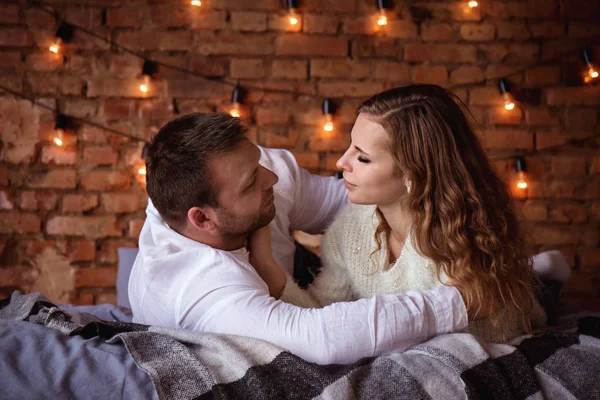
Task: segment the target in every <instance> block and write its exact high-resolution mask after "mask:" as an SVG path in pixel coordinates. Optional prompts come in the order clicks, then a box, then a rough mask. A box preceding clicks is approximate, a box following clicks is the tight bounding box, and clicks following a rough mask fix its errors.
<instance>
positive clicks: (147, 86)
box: [140, 75, 150, 93]
mask: <svg viewBox="0 0 600 400" xmlns="http://www.w3.org/2000/svg"><path fill="white" fill-rule="evenodd" d="M149 89H150V75H144V83H142V84H141V85H140V90H141V91H142V92H143V93H148V90H149Z"/></svg>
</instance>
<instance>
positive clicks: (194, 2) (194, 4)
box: [192, 0, 202, 7]
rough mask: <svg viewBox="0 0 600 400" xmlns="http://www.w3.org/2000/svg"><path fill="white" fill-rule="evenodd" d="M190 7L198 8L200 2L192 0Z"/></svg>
mask: <svg viewBox="0 0 600 400" xmlns="http://www.w3.org/2000/svg"><path fill="white" fill-rule="evenodd" d="M192 5H193V6H196V7H200V6H201V5H202V2H201V1H200V0H192Z"/></svg>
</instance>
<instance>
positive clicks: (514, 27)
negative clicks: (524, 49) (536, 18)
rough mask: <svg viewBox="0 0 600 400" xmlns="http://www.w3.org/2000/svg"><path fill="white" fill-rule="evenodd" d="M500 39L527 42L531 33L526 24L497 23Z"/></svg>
mask: <svg viewBox="0 0 600 400" xmlns="http://www.w3.org/2000/svg"><path fill="white" fill-rule="evenodd" d="M496 32H497V35H498V39H517V40H527V39H529V38H530V37H531V33H530V32H529V29H528V28H527V25H526V24H525V23H524V22H506V21H502V22H496Z"/></svg>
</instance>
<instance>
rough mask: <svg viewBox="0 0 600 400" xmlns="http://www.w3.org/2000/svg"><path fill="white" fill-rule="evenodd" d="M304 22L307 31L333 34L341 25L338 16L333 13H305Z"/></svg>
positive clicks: (303, 26) (304, 28)
mask: <svg viewBox="0 0 600 400" xmlns="http://www.w3.org/2000/svg"><path fill="white" fill-rule="evenodd" d="M302 22H303V24H302V28H303V31H304V32H306V33H326V34H333V33H336V32H337V30H338V25H339V20H338V18H337V17H335V16H332V15H316V14H305V15H304V16H303V21H302Z"/></svg>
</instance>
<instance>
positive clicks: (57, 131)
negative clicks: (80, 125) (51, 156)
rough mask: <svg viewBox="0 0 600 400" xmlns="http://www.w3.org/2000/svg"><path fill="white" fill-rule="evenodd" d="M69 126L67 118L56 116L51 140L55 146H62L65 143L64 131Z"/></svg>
mask: <svg viewBox="0 0 600 400" xmlns="http://www.w3.org/2000/svg"><path fill="white" fill-rule="evenodd" d="M68 125H69V117H67V116H66V115H63V114H58V115H57V116H56V122H55V124H54V138H53V139H52V140H53V141H54V143H55V144H56V145H57V146H59V147H60V146H62V145H63V144H64V143H65V130H66V129H67V126H68Z"/></svg>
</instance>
